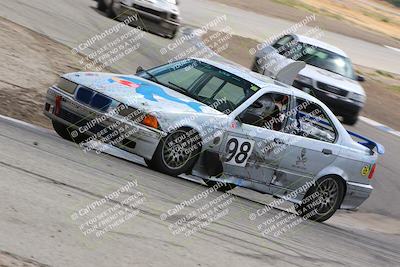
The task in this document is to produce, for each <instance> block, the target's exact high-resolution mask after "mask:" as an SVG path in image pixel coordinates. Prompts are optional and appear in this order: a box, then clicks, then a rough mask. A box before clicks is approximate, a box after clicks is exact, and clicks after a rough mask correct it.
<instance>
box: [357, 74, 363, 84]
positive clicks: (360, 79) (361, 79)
mask: <svg viewBox="0 0 400 267" xmlns="http://www.w3.org/2000/svg"><path fill="white" fill-rule="evenodd" d="M357 81H359V82H365V77H364V76H361V75H357Z"/></svg>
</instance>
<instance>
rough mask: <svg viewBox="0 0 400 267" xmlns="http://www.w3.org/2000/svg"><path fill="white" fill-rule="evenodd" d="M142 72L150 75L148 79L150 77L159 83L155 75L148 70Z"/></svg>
mask: <svg viewBox="0 0 400 267" xmlns="http://www.w3.org/2000/svg"><path fill="white" fill-rule="evenodd" d="M143 72H144V73H146V74H147V75H149V76H150V79H151V80H152V81H153V82H156V83H161V82H160V81H159V80H158V79H157V77H156V76H154V75H153V74H151V73H150V72H149V71H148V70H143Z"/></svg>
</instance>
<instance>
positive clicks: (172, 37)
mask: <svg viewBox="0 0 400 267" xmlns="http://www.w3.org/2000/svg"><path fill="white" fill-rule="evenodd" d="M177 33H178V29H175V30H173V31H172V32H171V33H170V34H169V35H167V37H168V38H169V39H171V40H172V39H174V38H175V36H176V34H177Z"/></svg>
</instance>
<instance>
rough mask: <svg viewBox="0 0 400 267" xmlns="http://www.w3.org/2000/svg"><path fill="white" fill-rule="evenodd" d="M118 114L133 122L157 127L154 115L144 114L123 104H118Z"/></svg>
mask: <svg viewBox="0 0 400 267" xmlns="http://www.w3.org/2000/svg"><path fill="white" fill-rule="evenodd" d="M117 111H118V114H119V115H120V116H123V117H124V118H125V119H126V120H130V121H132V122H134V123H141V124H144V125H146V126H149V127H152V128H155V129H158V128H159V123H158V120H157V118H156V117H155V116H153V115H150V114H145V113H144V112H143V111H141V110H139V109H136V108H132V107H129V106H127V105H124V104H120V105H119V106H118V107H117Z"/></svg>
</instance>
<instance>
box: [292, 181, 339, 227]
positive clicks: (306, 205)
mask: <svg viewBox="0 0 400 267" xmlns="http://www.w3.org/2000/svg"><path fill="white" fill-rule="evenodd" d="M344 192H345V186H344V182H343V180H341V179H339V178H337V177H334V176H326V177H323V178H321V179H319V180H318V181H317V182H316V184H315V186H313V187H311V188H310V189H309V190H308V191H307V193H306V195H305V197H304V199H303V203H302V204H301V205H297V206H296V209H297V213H298V214H299V215H300V216H303V217H306V218H308V219H310V220H314V221H317V222H323V221H326V220H328V219H329V218H330V217H332V215H333V214H334V213H335V212H336V210H338V209H339V207H340V205H341V203H342V200H343V196H344Z"/></svg>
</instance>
